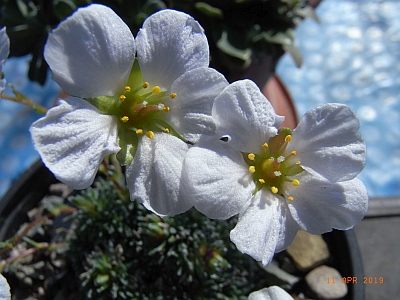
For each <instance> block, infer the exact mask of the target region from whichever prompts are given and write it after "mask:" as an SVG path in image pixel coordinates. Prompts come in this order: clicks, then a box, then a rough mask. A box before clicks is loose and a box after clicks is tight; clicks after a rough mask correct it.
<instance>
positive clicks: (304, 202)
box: [288, 172, 368, 234]
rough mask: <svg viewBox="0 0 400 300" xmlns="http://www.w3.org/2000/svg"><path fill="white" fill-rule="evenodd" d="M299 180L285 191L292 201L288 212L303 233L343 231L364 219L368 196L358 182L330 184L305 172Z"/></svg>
mask: <svg viewBox="0 0 400 300" xmlns="http://www.w3.org/2000/svg"><path fill="white" fill-rule="evenodd" d="M303 174H304V175H303ZM298 179H299V181H300V186H298V187H294V186H291V187H289V188H288V193H289V194H291V195H292V196H293V197H294V200H293V201H290V202H289V209H290V212H291V214H292V216H293V218H294V219H295V220H296V222H297V223H298V224H299V226H300V227H301V228H302V229H304V230H305V231H308V232H309V233H312V234H322V233H325V232H329V231H332V229H333V228H334V229H340V230H346V229H350V228H352V227H353V226H354V225H355V224H356V223H358V222H360V221H361V220H362V219H363V217H364V215H365V213H366V211H367V208H368V195H367V191H366V188H365V186H364V184H363V183H362V182H361V181H360V180H358V179H356V178H355V179H352V180H349V181H343V182H338V183H332V182H330V181H328V180H326V179H325V178H323V177H317V176H313V175H311V174H307V173H306V172H303V173H301V176H299V178H298Z"/></svg>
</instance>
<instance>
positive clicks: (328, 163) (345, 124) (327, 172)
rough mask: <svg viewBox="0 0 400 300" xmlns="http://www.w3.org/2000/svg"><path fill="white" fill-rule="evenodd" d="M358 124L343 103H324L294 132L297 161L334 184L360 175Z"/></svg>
mask: <svg viewBox="0 0 400 300" xmlns="http://www.w3.org/2000/svg"><path fill="white" fill-rule="evenodd" d="M359 127H360V124H359V121H358V119H357V118H356V116H355V115H354V113H353V112H352V111H351V110H350V108H349V107H348V106H346V105H343V104H333V103H331V104H325V105H321V106H319V107H316V108H314V109H312V110H310V111H309V112H307V113H306V114H305V115H304V116H303V118H302V119H301V120H300V122H299V125H298V126H297V128H296V129H294V130H293V141H292V143H290V144H289V147H291V148H293V150H296V151H297V155H298V159H299V160H300V161H301V164H302V165H303V166H304V167H306V168H311V169H313V170H314V171H316V172H318V173H319V174H321V175H322V176H324V177H325V178H327V179H329V180H330V181H332V182H337V181H343V180H349V179H352V178H354V177H355V176H357V174H358V173H359V172H360V171H361V170H362V168H363V167H364V165H365V155H366V154H365V151H366V149H365V143H364V141H363V139H362V137H361V134H360V132H359V131H358V129H359Z"/></svg>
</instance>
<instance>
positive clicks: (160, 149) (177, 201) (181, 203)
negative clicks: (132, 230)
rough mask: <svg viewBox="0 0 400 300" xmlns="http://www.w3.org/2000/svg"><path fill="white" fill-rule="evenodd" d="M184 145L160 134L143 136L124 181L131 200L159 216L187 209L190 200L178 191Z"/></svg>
mask: <svg viewBox="0 0 400 300" xmlns="http://www.w3.org/2000/svg"><path fill="white" fill-rule="evenodd" d="M187 150H188V146H187V144H185V143H184V142H183V141H181V140H180V139H178V138H176V137H174V136H171V135H169V134H164V133H156V134H155V137H154V138H153V139H149V138H147V137H146V136H143V137H142V138H141V139H140V141H139V147H138V149H137V151H136V154H135V157H134V159H133V162H132V163H131V164H130V165H129V166H128V167H127V170H126V177H127V178H126V181H127V183H128V188H129V190H130V194H131V199H132V200H138V201H140V202H141V203H143V204H144V206H145V207H146V208H147V209H149V210H151V211H153V212H154V213H156V214H158V215H161V216H173V215H176V214H179V213H183V212H185V211H187V210H188V209H190V208H191V207H192V206H193V205H192V203H191V202H190V201H189V200H188V199H186V198H184V197H183V196H182V194H181V193H180V180H181V171H182V163H183V158H184V155H185V153H186V152H187Z"/></svg>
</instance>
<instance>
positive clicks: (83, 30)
mask: <svg viewBox="0 0 400 300" xmlns="http://www.w3.org/2000/svg"><path fill="white" fill-rule="evenodd" d="M44 57H45V59H46V61H47V63H48V64H49V66H50V69H51V71H52V75H53V79H54V81H56V82H57V83H58V84H59V85H60V86H61V88H62V89H63V90H64V91H65V92H67V93H68V94H70V95H73V96H78V97H85V98H87V97H96V96H111V95H114V94H116V93H117V92H118V91H119V90H121V89H123V88H124V85H125V84H126V82H127V80H128V77H129V73H130V71H131V68H132V64H133V61H134V57H135V42H134V38H133V35H132V33H131V31H130V29H129V28H128V26H127V25H126V24H125V23H124V22H123V21H122V20H121V19H120V18H119V17H118V16H117V14H116V13H114V11H113V10H111V9H110V8H108V7H106V6H103V5H97V4H92V5H89V6H87V7H85V8H80V9H78V10H77V11H76V12H75V13H74V14H73V15H72V16H71V17H69V18H67V19H66V20H65V21H63V22H61V23H60V25H59V26H58V27H57V28H56V29H55V30H54V31H53V32H52V33H51V34H50V35H49V39H48V41H47V44H46V47H45V50H44Z"/></svg>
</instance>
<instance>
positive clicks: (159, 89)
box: [151, 85, 161, 94]
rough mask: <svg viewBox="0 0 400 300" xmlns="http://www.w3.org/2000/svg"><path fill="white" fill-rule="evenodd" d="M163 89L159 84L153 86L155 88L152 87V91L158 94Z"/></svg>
mask: <svg viewBox="0 0 400 300" xmlns="http://www.w3.org/2000/svg"><path fill="white" fill-rule="evenodd" d="M160 91H161V88H160V87H159V86H158V85H155V86H153V88H152V89H151V92H152V93H153V94H158V93H159V92H160Z"/></svg>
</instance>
